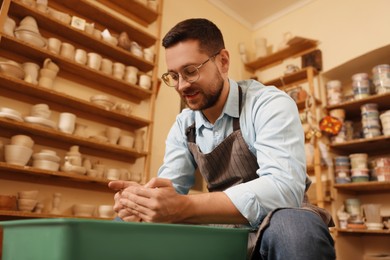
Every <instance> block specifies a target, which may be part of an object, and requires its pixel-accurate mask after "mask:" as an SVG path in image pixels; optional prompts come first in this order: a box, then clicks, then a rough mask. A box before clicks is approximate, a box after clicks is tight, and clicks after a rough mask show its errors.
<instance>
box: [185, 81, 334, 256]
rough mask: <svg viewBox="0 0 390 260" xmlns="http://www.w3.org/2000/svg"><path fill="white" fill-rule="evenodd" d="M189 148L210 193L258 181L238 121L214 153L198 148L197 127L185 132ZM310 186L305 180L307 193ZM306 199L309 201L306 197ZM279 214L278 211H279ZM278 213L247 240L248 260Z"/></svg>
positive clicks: (320, 212)
mask: <svg viewBox="0 0 390 260" xmlns="http://www.w3.org/2000/svg"><path fill="white" fill-rule="evenodd" d="M238 88H239V113H240V114H241V106H242V90H241V87H238ZM186 135H187V141H188V147H189V150H190V151H191V153H192V155H193V156H194V159H195V161H196V163H197V166H198V170H199V171H200V173H201V174H202V176H203V178H204V180H205V181H206V183H207V188H208V190H209V191H210V192H213V191H223V190H225V189H227V188H229V187H231V186H234V185H237V184H240V183H244V182H248V181H251V180H254V179H256V178H259V176H258V175H257V173H256V171H257V170H258V169H259V165H258V164H257V158H256V156H255V155H254V154H253V153H252V152H251V151H250V150H249V148H248V145H247V143H246V142H245V140H244V138H243V136H242V133H241V129H240V122H239V118H233V132H232V133H231V134H230V135H229V136H228V137H227V138H226V139H225V140H223V141H222V142H221V143H220V144H219V145H218V146H217V147H216V148H215V149H214V150H213V151H211V152H210V153H207V154H204V153H202V151H201V150H200V149H199V147H198V146H197V144H196V134H195V123H194V124H192V125H191V126H190V127H188V128H187V129H186ZM309 186H310V180H309V178H306V190H307V189H308V187H309ZM305 198H307V197H306V196H305ZM303 206H304V207H305V208H307V209H309V210H312V211H314V212H315V213H316V214H318V215H319V216H320V217H322V218H323V219H324V221H325V222H326V224H328V225H329V224H332V223H333V222H332V220H331V216H330V215H329V214H328V213H327V212H326V211H324V210H323V209H320V208H318V207H316V206H313V205H310V204H308V203H307V200H305V201H304V205H303ZM276 210H278V209H276ZM276 210H274V211H272V212H270V213H268V215H267V216H266V217H265V218H264V220H263V221H262V223H261V225H260V227H259V229H258V230H257V231H255V232H250V233H249V237H248V259H251V257H252V256H253V255H255V254H256V253H254V249H255V247H256V245H257V242H258V240H259V237H260V236H261V233H262V231H263V230H264V229H265V228H266V227H267V226H268V224H269V221H270V218H271V216H272V214H273V212H275V211H276ZM219 226H225V227H243V225H219Z"/></svg>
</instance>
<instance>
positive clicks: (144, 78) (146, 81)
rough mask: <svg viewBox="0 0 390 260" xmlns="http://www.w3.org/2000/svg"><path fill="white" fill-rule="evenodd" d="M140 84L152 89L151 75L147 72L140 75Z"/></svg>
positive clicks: (142, 86)
mask: <svg viewBox="0 0 390 260" xmlns="http://www.w3.org/2000/svg"><path fill="white" fill-rule="evenodd" d="M139 85H140V87H141V88H144V89H150V88H151V87H152V79H151V77H150V76H149V75H146V74H143V75H141V76H139Z"/></svg>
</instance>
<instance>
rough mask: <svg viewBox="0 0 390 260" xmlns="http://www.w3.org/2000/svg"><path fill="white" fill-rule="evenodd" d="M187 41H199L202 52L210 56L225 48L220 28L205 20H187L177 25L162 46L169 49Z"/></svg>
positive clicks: (164, 39) (165, 38)
mask: <svg viewBox="0 0 390 260" xmlns="http://www.w3.org/2000/svg"><path fill="white" fill-rule="evenodd" d="M186 40H198V41H199V47H200V49H201V51H204V52H206V53H207V54H208V55H210V56H211V55H214V54H215V53H217V52H218V51H220V50H221V49H224V48H225V43H224V41H223V36H222V33H221V31H220V30H219V28H218V27H217V26H216V25H215V24H214V23H212V22H211V21H209V20H207V19H203V18H192V19H187V20H184V21H182V22H179V23H178V24H176V25H175V26H174V27H173V28H172V29H171V30H169V32H168V33H167V34H166V35H165V36H164V38H163V40H162V46H163V47H164V48H169V47H172V46H174V45H176V44H177V43H179V42H183V41H186Z"/></svg>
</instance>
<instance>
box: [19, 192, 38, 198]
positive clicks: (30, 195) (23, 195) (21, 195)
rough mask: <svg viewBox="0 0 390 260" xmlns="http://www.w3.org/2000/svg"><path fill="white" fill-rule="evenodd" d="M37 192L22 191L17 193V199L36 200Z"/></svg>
mask: <svg viewBox="0 0 390 260" xmlns="http://www.w3.org/2000/svg"><path fill="white" fill-rule="evenodd" d="M38 193H39V191H38V190H24V191H19V192H18V198H19V199H30V200H36V199H37V197H38Z"/></svg>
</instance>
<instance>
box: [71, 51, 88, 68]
mask: <svg viewBox="0 0 390 260" xmlns="http://www.w3.org/2000/svg"><path fill="white" fill-rule="evenodd" d="M87 60H88V58H87V52H86V51H85V50H83V49H76V51H75V53H74V61H75V62H77V63H79V64H82V65H85V64H86V63H87Z"/></svg>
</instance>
